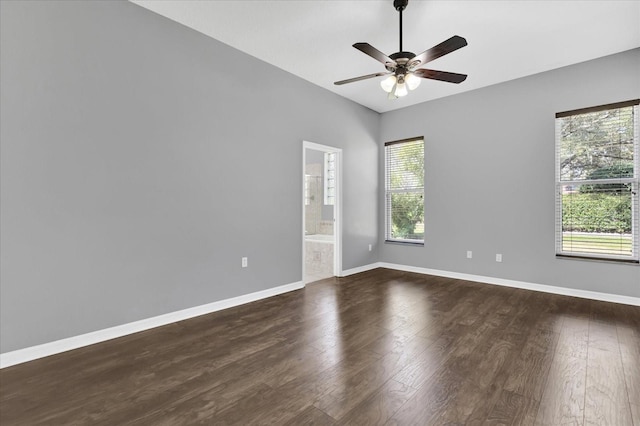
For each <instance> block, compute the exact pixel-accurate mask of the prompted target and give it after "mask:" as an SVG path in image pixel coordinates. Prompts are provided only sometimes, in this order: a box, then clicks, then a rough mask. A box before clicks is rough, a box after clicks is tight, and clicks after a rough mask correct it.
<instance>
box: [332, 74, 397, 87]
mask: <svg viewBox="0 0 640 426" xmlns="http://www.w3.org/2000/svg"><path fill="white" fill-rule="evenodd" d="M389 74H393V73H391V72H377V73H375V74H368V75H362V76H360V77H354V78H350V79H348V80H341V81H336V82H335V83H333V84H335V85H338V86H340V85H342V84H348V83H353V82H355V81H360V80H366V79H368V78H373V77H380V76H383V75H389Z"/></svg>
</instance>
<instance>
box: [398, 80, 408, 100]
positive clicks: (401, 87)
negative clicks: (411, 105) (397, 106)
mask: <svg viewBox="0 0 640 426" xmlns="http://www.w3.org/2000/svg"><path fill="white" fill-rule="evenodd" d="M407 93H409V91H408V90H407V85H406V84H405V83H398V84H397V85H396V90H395V95H396V96H397V97H399V98H401V97H403V96H407Z"/></svg>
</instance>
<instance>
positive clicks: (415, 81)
mask: <svg viewBox="0 0 640 426" xmlns="http://www.w3.org/2000/svg"><path fill="white" fill-rule="evenodd" d="M420 81H421V79H420V77H418V76H417V75H415V74H413V73H409V74H407V75H406V76H405V78H404V82H405V83H406V84H407V87H408V88H409V90H414V89H416V88H417V87H418V86H420Z"/></svg>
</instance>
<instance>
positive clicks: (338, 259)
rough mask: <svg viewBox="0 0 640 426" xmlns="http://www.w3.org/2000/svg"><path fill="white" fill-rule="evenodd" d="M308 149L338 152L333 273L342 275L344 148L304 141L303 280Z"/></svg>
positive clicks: (303, 273)
mask: <svg viewBox="0 0 640 426" xmlns="http://www.w3.org/2000/svg"><path fill="white" fill-rule="evenodd" d="M307 149H313V150H315V151H322V152H335V153H336V197H335V200H336V201H335V205H334V211H333V214H334V223H333V238H334V245H333V275H334V276H336V277H341V276H342V149H341V148H335V147H332V146H328V145H321V144H317V143H314V142H309V141H302V198H301V199H302V282H303V283H304V279H305V220H306V215H305V213H306V205H305V203H304V198H305V193H304V180H305V173H304V172H305V167H306V165H307Z"/></svg>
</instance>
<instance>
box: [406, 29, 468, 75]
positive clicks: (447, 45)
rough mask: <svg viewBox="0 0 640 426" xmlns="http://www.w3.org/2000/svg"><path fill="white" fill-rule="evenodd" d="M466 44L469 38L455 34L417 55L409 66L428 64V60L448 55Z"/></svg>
mask: <svg viewBox="0 0 640 426" xmlns="http://www.w3.org/2000/svg"><path fill="white" fill-rule="evenodd" d="M466 45H467V40H465V39H464V38H462V37H460V36H457V35H454V36H453V37H451V38H450V39H448V40H445V41H443V42H442V43H440V44H438V45H437V46H433V47H432V48H431V49H429V50H425V51H424V52H422V53H421V54H419V55H417V56H416V57H415V58H413V59H412V60H411V61H410V63H409V67H410V68H411V67H417V66H420V65H423V64H426V63H427V62H431V61H433V60H434V59H438V58H439V57H441V56H444V55H447V54H449V53H451V52H453V51H455V50H458V49H460V48H462V47H465V46H466ZM418 61H419V62H418Z"/></svg>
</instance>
